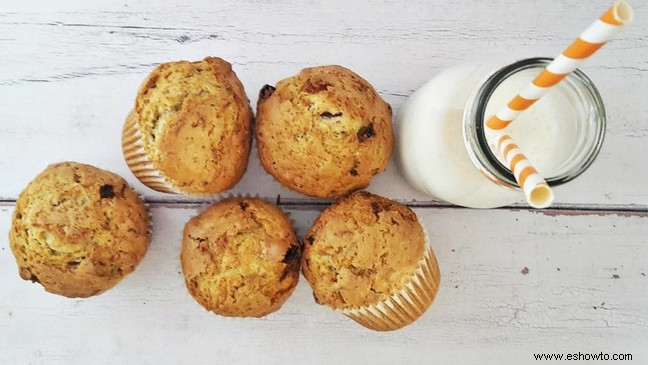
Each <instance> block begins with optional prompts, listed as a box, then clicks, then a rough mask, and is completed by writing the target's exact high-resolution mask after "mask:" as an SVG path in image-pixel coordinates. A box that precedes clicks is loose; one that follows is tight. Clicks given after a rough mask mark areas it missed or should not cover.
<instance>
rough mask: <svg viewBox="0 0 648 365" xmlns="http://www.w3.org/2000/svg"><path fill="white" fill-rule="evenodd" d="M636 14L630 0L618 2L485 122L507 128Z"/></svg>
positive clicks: (496, 126)
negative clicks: (629, 2) (628, 1)
mask: <svg viewBox="0 0 648 365" xmlns="http://www.w3.org/2000/svg"><path fill="white" fill-rule="evenodd" d="M633 16H634V15H633V10H632V7H630V5H629V4H628V3H626V2H624V1H618V2H616V3H615V4H614V5H612V7H610V8H609V9H608V10H607V11H606V12H605V13H604V14H603V15H601V17H600V18H598V19H597V20H596V21H595V22H594V24H592V25H591V26H590V27H589V28H587V29H586V30H585V31H584V32H583V33H582V34H581V35H580V37H578V38H577V39H576V40H575V41H574V42H572V44H570V45H569V47H567V49H565V50H564V51H563V52H562V53H561V54H560V55H559V56H558V57H556V58H555V59H554V60H553V61H552V62H551V63H549V65H547V67H546V68H545V69H544V70H543V71H542V72H540V74H539V75H538V76H536V78H535V79H533V81H532V82H531V84H529V85H528V86H527V87H526V88H525V89H523V90H522V91H521V92H520V93H519V94H517V95H516V96H515V97H514V98H513V99H512V100H511V101H510V102H509V103H508V104H507V105H506V106H504V107H503V108H502V109H500V110H499V111H498V112H497V114H495V115H493V116H492V117H491V118H490V119H488V121H487V122H486V126H488V128H490V129H494V130H500V129H504V128H506V126H508V125H509V123H511V122H512V121H513V120H515V118H517V117H518V115H520V113H522V112H523V111H524V110H526V109H528V108H529V107H530V106H531V105H533V103H535V102H536V101H537V100H538V99H540V98H541V97H542V96H543V95H545V94H546V93H547V92H548V91H549V90H550V89H551V87H552V86H554V85H556V84H557V83H559V82H560V81H561V80H562V79H564V78H565V76H567V75H569V74H570V73H571V72H572V71H574V70H575V69H576V68H577V67H578V66H579V65H580V64H581V63H582V62H583V61H584V60H586V59H587V58H588V57H590V56H591V55H592V54H593V53H594V52H596V51H597V50H598V49H599V48H601V47H602V46H603V45H605V43H607V42H608V41H609V40H611V39H612V38H614V37H615V36H616V35H617V34H618V33H619V31H620V30H621V29H622V28H623V26H624V25H625V24H628V23H629V22H631V21H632V18H633Z"/></svg>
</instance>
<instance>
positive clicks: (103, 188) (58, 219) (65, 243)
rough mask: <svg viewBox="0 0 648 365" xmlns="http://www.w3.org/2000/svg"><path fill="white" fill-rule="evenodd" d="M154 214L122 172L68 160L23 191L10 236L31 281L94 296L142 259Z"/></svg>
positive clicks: (60, 291)
mask: <svg viewBox="0 0 648 365" xmlns="http://www.w3.org/2000/svg"><path fill="white" fill-rule="evenodd" d="M148 219H149V218H148V213H147V211H146V207H145V206H144V205H143V204H142V202H141V201H140V199H139V197H138V196H137V194H136V193H135V192H134V191H133V189H131V188H130V187H129V186H128V185H127V184H126V181H124V179H122V178H121V177H120V176H118V175H116V174H114V173H112V172H109V171H105V170H101V169H98V168H96V167H94V166H90V165H85V164H80V163H74V162H63V163H58V164H54V165H51V166H49V167H47V168H46V169H45V170H44V171H43V172H42V173H40V174H39V175H38V176H36V178H35V179H34V180H33V181H32V182H31V183H29V185H28V186H27V187H26V188H25V190H23V192H22V193H21V194H20V196H19V197H18V200H17V202H16V209H15V211H14V214H13V220H12V226H11V231H10V233H9V241H10V245H11V250H12V251H13V253H14V255H15V257H16V262H17V264H18V267H19V270H20V276H21V277H22V278H23V279H25V280H31V281H33V282H38V283H40V284H41V285H43V287H44V288H45V290H47V291H48V292H51V293H55V294H60V295H63V296H66V297H89V296H92V295H95V294H99V293H101V292H103V291H105V290H107V289H109V288H111V287H112V286H114V285H115V284H117V283H118V282H119V281H120V280H121V279H122V278H123V277H124V276H126V275H127V274H129V273H130V272H132V271H133V270H134V269H135V267H136V266H137V264H138V263H139V262H140V261H141V260H142V258H143V257H144V254H145V253H146V250H147V246H148V241H149V223H148V222H149V221H148Z"/></svg>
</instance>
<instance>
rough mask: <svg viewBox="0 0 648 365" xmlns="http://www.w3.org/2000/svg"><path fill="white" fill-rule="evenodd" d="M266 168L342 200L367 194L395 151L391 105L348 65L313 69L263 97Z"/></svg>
mask: <svg viewBox="0 0 648 365" xmlns="http://www.w3.org/2000/svg"><path fill="white" fill-rule="evenodd" d="M256 123H257V124H256V128H255V133H256V139H257V147H258V149H259V157H260V159H261V164H262V165H263V167H264V168H265V170H266V171H268V173H270V174H271V175H272V176H273V177H274V178H275V179H277V180H278V181H279V182H280V183H282V184H283V185H285V186H286V187H288V188H290V189H293V190H296V191H298V192H300V193H302V194H306V195H310V196H315V197H321V198H337V197H340V196H343V195H345V194H347V193H349V192H352V191H355V190H358V189H362V188H365V187H367V186H368V185H369V183H370V181H371V178H372V177H373V176H374V175H376V174H378V173H380V172H382V171H384V170H385V168H386V167H387V163H388V161H389V157H390V155H391V152H392V148H393V139H394V136H393V130H392V112H391V107H390V106H389V104H387V103H386V102H385V101H384V100H383V99H382V98H381V97H380V95H378V93H377V92H376V90H374V88H373V87H372V86H371V85H370V84H369V83H368V82H367V81H365V80H364V79H363V78H361V77H360V76H358V75H357V74H355V73H353V72H352V71H350V70H348V69H346V68H344V67H341V66H320V67H313V68H306V69H304V70H302V71H301V72H300V73H299V74H297V75H295V76H293V77H289V78H287V79H284V80H281V81H279V82H278V83H277V86H276V88H274V87H272V86H269V85H266V86H265V87H264V88H263V89H262V90H261V92H260V93H259V101H258V106H257V122H256Z"/></svg>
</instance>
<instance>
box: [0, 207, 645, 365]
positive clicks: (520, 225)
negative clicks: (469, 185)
mask: <svg viewBox="0 0 648 365" xmlns="http://www.w3.org/2000/svg"><path fill="white" fill-rule="evenodd" d="M12 210H13V207H11V206H9V205H4V206H1V207H0V277H1V278H2V280H0V363H1V364H27V363H31V364H69V363H86V364H156V365H157V364H195V363H227V364H243V363H263V364H298V363H299V364H363V363H369V362H370V363H372V364H403V363H412V364H419V363H426V364H432V363H452V364H458V365H461V364H475V363H480V364H486V365H488V364H502V363H524V364H527V363H532V362H533V353H537V352H565V353H567V352H568V353H574V352H579V351H580V352H592V353H594V352H596V353H598V352H601V351H603V352H610V353H631V354H632V355H633V359H634V362H631V363H636V364H643V363H646V362H648V349H647V348H646V347H645V341H646V338H648V296H647V295H646V293H647V292H648V277H646V275H648V246H646V244H645V237H646V236H648V224H646V223H647V222H648V214H645V213H640V214H633V215H630V214H625V215H616V214H608V213H601V212H596V214H590V215H555V214H556V212H555V211H546V212H544V214H541V213H537V212H528V211H508V210H494V211H478V210H467V209H419V210H417V213H418V214H419V215H420V216H421V218H422V220H423V222H424V223H425V225H426V226H427V228H428V230H429V232H430V236H431V242H432V244H433V247H434V249H435V251H436V253H437V256H438V259H439V263H440V265H441V269H442V275H443V278H442V287H441V290H440V292H439V295H438V297H437V300H436V302H435V303H434V304H433V306H432V308H431V309H430V310H429V312H428V313H426V314H425V315H424V317H422V318H421V319H420V320H419V321H417V322H416V323H414V324H413V325H411V326H409V327H406V328H405V329H403V330H400V331H397V332H393V333H375V332H371V331H368V330H365V329H363V328H362V327H360V326H358V325H356V324H355V323H354V322H352V321H351V320H349V319H347V318H345V317H342V316H340V315H337V314H336V313H334V312H332V311H330V310H328V309H326V308H324V307H321V306H319V305H317V304H315V302H314V301H313V299H312V296H311V291H310V288H309V286H308V285H307V283H306V282H305V281H304V280H303V278H302V280H301V281H300V284H299V286H298V288H297V290H296V292H295V294H294V295H293V296H292V297H291V298H290V300H289V301H288V302H287V303H286V305H285V306H284V307H283V308H282V309H281V310H280V311H278V312H277V313H275V314H272V315H270V316H268V317H266V318H263V319H239V320H237V319H226V318H221V317H219V316H216V315H213V314H211V313H209V312H206V311H204V310H203V309H202V308H201V307H200V306H199V305H198V304H196V303H195V302H194V301H193V299H192V298H191V297H190V296H189V295H188V293H187V291H186V289H185V288H184V283H183V280H182V275H181V273H180V264H179V258H178V256H179V251H180V238H181V232H182V228H183V225H184V223H185V222H186V221H187V220H188V219H189V218H190V217H191V216H193V215H195V214H196V212H197V208H196V207H195V206H182V207H179V206H176V207H175V208H169V207H164V206H159V205H158V206H156V207H154V208H153V210H152V212H153V217H154V227H155V230H154V234H153V237H154V239H153V242H152V244H151V246H150V250H149V252H148V254H147V255H146V257H145V258H144V261H143V262H142V264H141V265H140V267H138V269H137V270H136V271H135V272H134V273H133V274H131V275H130V276H128V277H127V278H126V279H125V280H124V281H123V282H122V283H120V284H119V285H118V286H117V287H115V288H114V289H112V290H111V291H109V292H107V293H105V294H103V295H100V296H98V297H95V298H92V299H88V300H75V299H65V298H61V297H57V296H54V295H50V294H47V293H45V292H44V291H43V290H42V289H41V287H40V286H39V285H37V284H31V283H29V282H25V281H23V280H21V279H19V277H18V274H17V269H16V265H15V262H14V258H13V255H12V254H11V252H10V250H9V248H8V242H7V234H6V233H7V231H8V229H9V226H10V213H11V211H12ZM290 212H291V215H292V218H293V219H294V220H295V221H296V223H297V228H298V231H299V234H300V235H302V234H303V233H304V232H305V230H306V229H307V227H308V226H309V225H310V224H311V223H312V221H313V219H314V218H315V217H316V215H317V214H318V213H317V212H316V211H313V210H305V208H299V209H298V210H291V211H290ZM504 232H505V233H504ZM525 267H526V268H528V274H526V275H524V274H522V271H523V269H524V268H525ZM615 275H616V276H618V278H617V279H615V278H614V277H615Z"/></svg>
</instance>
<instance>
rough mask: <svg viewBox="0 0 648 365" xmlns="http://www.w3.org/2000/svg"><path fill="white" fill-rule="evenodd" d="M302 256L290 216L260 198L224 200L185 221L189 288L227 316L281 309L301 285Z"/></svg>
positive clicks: (207, 306) (184, 264) (210, 307)
mask: <svg viewBox="0 0 648 365" xmlns="http://www.w3.org/2000/svg"><path fill="white" fill-rule="evenodd" d="M300 259H301V247H300V245H299V241H298V240H297V237H296V236H295V232H294V231H293V228H292V224H291V222H290V220H289V219H288V217H286V215H285V214H284V213H283V212H281V211H280V210H279V209H278V208H277V207H275V206H274V205H272V204H270V203H268V202H266V201H264V200H261V199H255V198H232V199H227V200H224V201H221V202H219V203H216V204H214V205H212V206H211V207H210V208H209V209H207V210H205V211H204V212H202V213H201V214H199V215H198V216H196V217H194V218H192V219H191V220H190V221H189V222H188V223H187V224H186V225H185V229H184V238H183V241H182V254H181V262H182V271H183V272H184V277H185V283H186V285H187V289H188V290H189V292H190V293H191V295H192V296H193V297H194V298H195V299H196V301H198V303H200V304H201V305H202V306H203V307H205V309H207V310H210V311H213V312H214V313H217V314H220V315H223V316H233V317H261V316H264V315H266V314H269V313H272V312H274V311H276V310H277V309H279V308H280V307H281V305H282V304H283V303H284V302H285V301H286V300H287V299H288V297H289V296H290V294H291V293H292V291H293V289H294V288H295V286H296V285H297V281H298V279H299V263H300Z"/></svg>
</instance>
